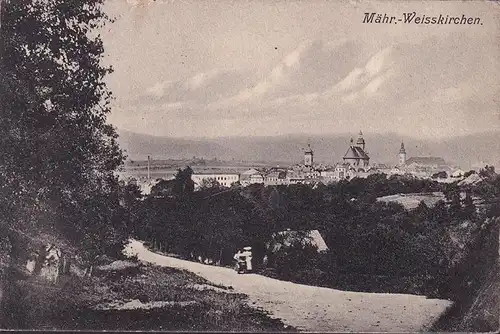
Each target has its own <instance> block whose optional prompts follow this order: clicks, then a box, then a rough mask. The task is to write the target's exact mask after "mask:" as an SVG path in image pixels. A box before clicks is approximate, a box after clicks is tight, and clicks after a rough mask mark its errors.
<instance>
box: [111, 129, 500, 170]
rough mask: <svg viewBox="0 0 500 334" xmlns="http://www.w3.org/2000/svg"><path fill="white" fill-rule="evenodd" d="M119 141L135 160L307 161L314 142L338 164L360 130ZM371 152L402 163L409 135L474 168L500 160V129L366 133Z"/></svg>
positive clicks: (123, 136) (414, 143)
mask: <svg viewBox="0 0 500 334" xmlns="http://www.w3.org/2000/svg"><path fill="white" fill-rule="evenodd" d="M118 132H119V134H120V138H119V143H120V145H121V147H122V148H123V149H125V150H126V153H127V155H128V157H129V158H130V159H137V160H139V159H146V158H147V156H148V155H151V156H152V157H153V158H156V159H166V158H172V159H182V158H192V157H193V156H196V157H199V158H201V157H203V158H205V159H212V158H214V157H216V158H217V159H219V160H228V161H230V160H233V159H235V160H246V161H286V162H290V163H296V162H299V161H301V160H302V157H303V155H302V154H303V153H302V152H303V149H304V148H305V147H306V146H307V143H308V142H309V143H310V144H311V146H312V148H313V150H314V152H315V160H316V161H317V162H323V163H334V162H337V161H339V160H341V159H342V156H343V155H344V153H345V151H346V150H347V147H348V145H349V140H350V138H351V137H354V139H355V140H356V138H357V134H352V135H350V134H332V135H310V136H308V135H282V136H272V137H220V138H189V139H180V138H170V137H156V136H150V135H145V134H138V133H134V132H129V131H123V130H119V131H118ZM364 138H365V140H366V151H367V152H368V154H369V155H370V157H371V161H373V162H378V163H387V164H391V165H393V164H396V163H397V159H398V151H399V147H400V145H401V140H404V143H405V148H406V151H407V155H408V157H412V156H440V157H443V158H444V159H445V160H446V161H447V162H449V163H452V164H458V165H460V166H461V167H462V168H470V166H471V165H473V164H475V163H478V162H482V161H484V162H486V163H489V164H494V165H500V131H499V132H486V133H479V134H473V135H467V136H457V137H454V138H448V139H446V140H425V139H416V138H411V137H403V138H401V136H400V135H398V134H394V133H387V134H366V135H365V136H364Z"/></svg>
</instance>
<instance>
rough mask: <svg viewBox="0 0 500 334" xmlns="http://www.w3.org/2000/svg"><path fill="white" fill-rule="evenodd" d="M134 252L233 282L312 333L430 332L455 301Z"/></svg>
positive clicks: (255, 301)
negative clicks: (338, 286)
mask: <svg viewBox="0 0 500 334" xmlns="http://www.w3.org/2000/svg"><path fill="white" fill-rule="evenodd" d="M125 251H126V253H127V254H129V255H137V257H138V259H139V260H141V261H143V262H147V263H152V264H156V265H159V266H164V267H173V268H179V269H185V270H188V271H191V272H193V273H195V274H197V275H199V276H201V277H203V278H205V279H207V280H209V281H211V282H213V283H216V284H221V285H224V286H232V287H233V289H234V291H235V292H238V293H243V294H246V295H248V297H249V304H250V305H251V306H253V307H258V308H261V309H263V310H265V311H268V312H270V313H271V316H272V317H275V318H279V319H281V320H282V321H283V322H284V323H285V324H287V325H290V326H293V327H295V328H297V329H299V330H301V331H307V332H312V331H314V332H332V331H337V332H339V331H341V332H416V331H419V330H425V328H426V326H428V325H430V324H431V322H432V321H433V320H435V319H436V318H437V317H439V315H441V314H442V313H443V312H444V311H445V310H446V308H447V307H448V306H450V305H451V303H450V302H449V301H446V300H439V299H427V298H426V297H424V296H415V295H404V294H388V293H387V294H386V293H364V292H350V291H341V290H334V289H328V288H321V287H314V286H307V285H301V284H296V283H291V282H286V281H280V280H276V279H273V278H269V277H265V276H261V275H256V274H245V275H238V273H236V272H235V271H234V270H231V269H229V268H223V267H216V266H209V265H204V264H200V263H196V262H190V261H185V260H180V259H176V258H172V257H168V256H163V255H159V254H156V253H154V252H151V251H149V250H148V249H146V248H145V247H144V245H143V244H142V243H141V242H139V241H136V240H133V241H131V243H130V244H129V245H128V246H127V248H126V249H125Z"/></svg>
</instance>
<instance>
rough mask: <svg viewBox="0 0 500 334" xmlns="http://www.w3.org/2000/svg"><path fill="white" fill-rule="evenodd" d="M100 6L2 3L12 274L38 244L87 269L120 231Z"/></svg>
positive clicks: (4, 162)
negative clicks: (74, 254) (63, 249)
mask: <svg viewBox="0 0 500 334" xmlns="http://www.w3.org/2000/svg"><path fill="white" fill-rule="evenodd" d="M103 2H104V0H15V1H5V0H3V1H1V4H2V6H1V17H0V22H1V25H0V40H1V41H2V42H1V44H0V57H1V58H0V114H1V117H2V119H1V122H0V138H2V140H1V141H0V210H1V213H2V216H1V218H0V229H1V232H2V235H3V236H6V237H7V239H8V243H9V244H10V245H9V246H8V249H9V251H10V253H9V257H10V260H9V261H10V262H9V263H10V268H12V267H15V266H17V267H19V265H21V264H22V263H23V260H25V259H24V256H25V255H26V254H24V253H26V252H25V250H26V248H27V247H28V245H29V244H30V243H33V242H36V239H40V236H46V239H47V240H49V239H50V240H51V241H53V242H58V243H59V244H60V245H64V244H66V245H68V244H71V245H72V246H73V247H67V248H68V249H69V248H73V249H78V250H79V254H80V255H82V256H81V257H82V258H84V259H87V260H91V259H93V258H95V255H96V254H98V253H99V252H102V251H103V249H105V248H106V247H107V246H109V245H110V244H112V241H113V240H115V238H116V231H117V229H118V228H120V224H121V222H120V221H119V220H117V219H116V217H115V216H116V213H117V212H119V211H120V206H119V198H118V197H119V196H117V194H118V193H119V191H118V189H119V184H118V182H117V179H116V177H115V176H114V170H115V169H116V167H117V166H118V165H120V164H121V163H122V161H123V155H122V152H121V150H120V149H119V147H118V144H117V142H116V139H117V134H116V132H115V130H114V128H113V127H112V126H111V125H109V124H107V123H106V115H107V114H108V113H109V112H110V101H111V93H110V92H109V91H108V90H107V88H106V85H105V83H104V81H103V79H104V76H105V75H106V74H108V73H110V72H111V68H108V67H105V66H103V65H102V62H101V61H102V57H103V43H102V41H101V38H100V36H99V35H98V34H97V33H96V31H97V29H98V28H100V27H101V26H102V25H103V24H104V23H105V22H106V21H107V20H108V18H107V17H106V15H105V13H104V12H103V10H102V5H103ZM42 241H43V240H42ZM9 272H10V271H8V272H7V274H6V275H4V282H7V283H8V281H9V279H10V280H11V279H12V275H11V274H10V275H9ZM4 297H5V296H4ZM3 302H5V298H4V300H3Z"/></svg>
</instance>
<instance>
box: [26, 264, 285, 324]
mask: <svg viewBox="0 0 500 334" xmlns="http://www.w3.org/2000/svg"><path fill="white" fill-rule="evenodd" d="M20 289H21V290H22V291H24V296H23V298H21V299H20V300H19V302H20V303H21V304H22V305H23V310H24V314H22V315H20V316H22V317H23V318H24V319H25V322H24V326H23V327H24V328H30V329H46V330H48V329H63V330H70V329H87V330H168V331H170V330H176V331H177V330H182V331H183V330H187V331H193V330H196V331H252V332H255V331H259V332H262V331H273V332H276V331H290V330H293V329H292V328H290V327H285V326H284V325H283V323H282V322H281V321H280V320H277V319H272V318H270V317H269V316H268V315H267V314H266V313H264V312H263V311H261V310H257V309H253V308H251V307H250V306H248V305H247V301H246V296H245V295H241V294H236V293H233V292H232V291H231V289H230V288H225V287H220V286H213V285H211V284H210V283H209V282H207V281H206V280H204V279H202V278H200V277H198V276H196V275H194V274H191V273H189V272H186V271H180V270H176V269H171V268H160V267H154V266H145V265H130V266H128V267H127V266H124V267H122V268H119V269H118V270H113V269H109V268H108V269H106V270H101V271H97V272H96V277H92V278H91V279H79V278H73V279H71V280H70V281H68V282H67V283H66V284H65V285H63V286H59V287H48V286H46V285H44V284H43V283H42V282H37V283H36V282H34V281H30V282H24V283H23V286H21V287H20ZM152 303H154V304H152ZM159 303H162V305H159V306H158V304H159Z"/></svg>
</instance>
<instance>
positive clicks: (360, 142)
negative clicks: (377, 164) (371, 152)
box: [356, 130, 365, 151]
mask: <svg viewBox="0 0 500 334" xmlns="http://www.w3.org/2000/svg"><path fill="white" fill-rule="evenodd" d="M356 145H357V146H359V147H361V148H362V149H363V151H364V150H365V139H364V138H363V132H361V130H360V131H359V135H358V140H357V141H356Z"/></svg>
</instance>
